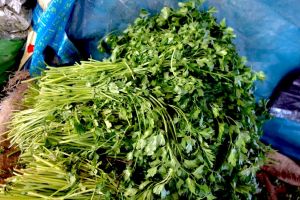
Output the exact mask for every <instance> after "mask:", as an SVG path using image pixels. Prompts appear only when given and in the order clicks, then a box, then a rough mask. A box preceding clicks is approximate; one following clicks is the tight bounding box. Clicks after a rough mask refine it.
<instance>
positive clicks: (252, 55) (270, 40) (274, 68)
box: [30, 0, 300, 159]
mask: <svg viewBox="0 0 300 200" xmlns="http://www.w3.org/2000/svg"><path fill="white" fill-rule="evenodd" d="M53 1H58V2H60V3H57V5H60V4H62V2H63V1H59V0H53ZM68 2H72V0H68ZM177 2H178V0H151V1H150V0H109V1H104V0H94V1H85V0H77V1H75V4H74V8H73V9H72V12H71V15H70V16H69V18H68V17H67V15H66V16H64V15H58V16H56V15H52V17H53V18H52V20H53V22H57V23H58V22H59V23H58V25H59V26H57V27H59V31H60V33H61V34H63V33H64V32H66V33H67V36H68V37H69V38H70V40H71V41H72V42H73V44H75V46H76V47H77V49H78V50H79V52H80V53H81V55H82V56H83V57H93V58H94V59H101V58H103V57H105V56H107V55H103V54H100V53H99V52H98V51H97V44H98V41H99V39H101V38H102V37H104V36H105V35H106V34H110V33H117V32H120V31H122V30H124V29H125V28H126V26H127V25H128V24H129V23H132V22H133V20H134V19H135V18H136V17H137V16H138V15H139V12H140V9H142V8H143V9H146V10H148V11H149V12H150V13H156V12H158V11H159V10H160V9H161V8H162V7H163V6H172V7H175V6H176V5H177ZM205 6H206V7H207V6H215V7H216V8H217V9H218V10H219V12H218V13H216V17H217V18H218V20H221V19H222V18H226V20H227V24H228V25H229V26H231V27H233V28H234V29H235V32H236V35H237V39H236V40H235V43H236V45H237V48H238V50H239V52H240V54H241V55H242V56H246V57H247V58H248V65H249V66H250V67H252V68H253V69H254V70H256V71H263V72H264V73H265V74H266V80H265V81H264V82H257V84H256V90H255V96H256V97H257V99H261V98H264V99H266V98H269V97H270V95H271V94H272V91H273V90H274V88H275V87H276V85H277V84H278V83H279V81H280V79H281V78H282V77H283V76H284V75H285V74H287V73H288V72H289V71H291V70H293V69H295V68H298V67H299V66H300V15H299V14H298V12H299V10H300V3H299V0H276V1H274V0H251V1H249V0H207V1H206V3H205ZM67 8H70V7H67ZM57 9H58V10H60V12H64V13H65V14H66V13H68V12H69V11H70V9H68V10H65V11H64V7H63V6H62V5H60V7H57ZM46 12H47V11H46ZM59 17H60V18H59ZM58 18H59V19H58ZM67 21H68V23H66V22H67ZM49 23H51V21H49ZM47 26H48V25H47V24H45V26H44V28H45V29H46V31H49V29H48V28H47ZM51 28H52V29H51V30H50V32H48V33H51V37H52V38H59V39H64V38H65V39H67V37H61V36H59V35H58V36H57V34H52V33H53V32H51V31H55V28H56V26H51ZM57 30H58V29H57ZM44 35H45V34H44ZM45 42H46V43H45ZM49 43H50V41H49V40H46V41H45V40H44V43H43V45H41V47H42V48H40V49H39V51H40V52H42V50H43V48H44V47H45V45H49ZM56 43H57V44H65V43H64V42H62V41H60V42H59V41H57V42H56ZM68 44H69V43H68ZM68 46H69V45H68ZM59 49H61V48H60V47H59V45H58V46H56V48H55V50H57V51H58V50H59ZM61 52H63V54H61V55H59V56H62V57H64V58H68V59H69V58H70V57H71V56H70V55H72V53H74V52H72V51H61ZM34 56H37V57H38V59H37V61H35V63H38V64H37V65H36V64H35V63H32V64H31V67H30V68H31V69H39V68H43V67H44V66H42V67H41V66H40V65H41V64H42V61H43V60H42V58H41V56H40V54H35V55H34ZM34 59H35V57H33V60H34ZM68 59H66V60H68ZM32 71H35V70H32ZM275 125H276V126H275ZM274 127H277V128H274ZM299 130H300V124H299V123H296V122H293V121H289V120H284V119H283V120H281V119H274V120H271V121H270V122H268V123H267V124H266V125H265V132H266V133H265V136H264V137H263V138H262V140H263V141H264V142H266V143H268V144H272V145H273V146H274V147H275V148H276V149H279V150H281V151H282V152H284V153H285V154H286V155H290V156H293V157H294V158H297V159H300V151H299V149H300V137H299V134H298V133H299ZM279 135H280V137H279ZM282 138H286V140H287V141H286V142H285V143H283V142H280V141H279V140H281V139H282ZM292 144H293V145H292Z"/></svg>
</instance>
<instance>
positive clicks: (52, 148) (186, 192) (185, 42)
mask: <svg viewBox="0 0 300 200" xmlns="http://www.w3.org/2000/svg"><path fill="white" fill-rule="evenodd" d="M198 8H199V5H198V4H195V3H193V2H187V3H180V4H179V8H178V9H175V10H173V9H171V8H167V7H166V8H164V9H163V10H162V11H161V13H160V14H158V15H155V16H150V15H148V14H146V13H144V12H143V13H142V14H141V17H139V18H137V19H136V21H135V23H134V24H133V25H131V26H129V27H128V28H127V29H126V30H125V31H124V33H123V34H121V35H119V36H114V35H110V36H108V37H107V38H106V39H105V40H104V41H101V43H100V46H99V47H100V50H101V51H109V53H111V54H112V56H111V57H110V59H108V60H107V61H104V62H99V61H94V60H90V61H83V62H81V64H77V65H75V66H72V67H60V68H52V67H49V68H48V70H46V71H45V72H44V74H43V75H42V76H41V77H39V78H38V79H37V80H35V81H34V82H33V83H32V85H31V88H30V90H29V91H28V94H27V95H26V98H25V101H24V106H25V107H26V109H24V110H23V111H20V112H16V113H15V114H14V118H13V120H12V122H11V130H10V132H9V136H10V139H11V142H12V144H15V145H18V147H19V148H20V150H21V152H22V153H21V157H20V165H21V166H22V168H21V169H19V170H16V176H14V177H12V178H10V179H8V180H7V184H6V185H4V186H3V189H2V193H1V194H0V198H1V199H10V200H13V199H29V198H30V199H159V198H161V199H252V198H253V194H254V193H255V192H256V191H257V190H258V186H257V182H256V178H255V173H256V171H257V170H258V169H259V167H260V166H261V164H262V162H263V157H264V156H263V154H264V152H265V149H266V148H265V147H264V146H263V145H262V144H261V143H260V142H259V137H260V134H261V125H262V123H263V121H264V120H265V119H266V117H267V115H266V111H265V109H264V106H263V105H262V106H259V105H258V104H257V103H256V102H255V98H254V96H253V89H254V88H253V85H254V82H255V81H256V80H257V78H259V77H260V76H258V75H260V74H257V73H255V72H253V71H252V70H251V68H249V67H247V66H245V59H244V58H241V57H240V56H239V55H238V53H237V51H236V49H235V46H234V44H233V43H232V39H233V38H234V37H235V35H234V34H233V30H232V29H231V28H228V27H226V23H225V21H224V20H223V21H221V22H220V23H217V22H216V20H215V18H214V17H213V13H214V9H213V8H212V9H210V10H208V11H201V12H200V11H199V10H198ZM105 43H107V44H105ZM107 46H110V47H111V49H106V48H104V47H107Z"/></svg>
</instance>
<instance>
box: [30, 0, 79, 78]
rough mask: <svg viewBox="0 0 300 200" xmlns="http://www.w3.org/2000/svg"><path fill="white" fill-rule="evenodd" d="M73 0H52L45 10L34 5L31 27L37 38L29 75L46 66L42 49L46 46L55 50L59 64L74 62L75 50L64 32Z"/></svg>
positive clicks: (36, 73)
mask: <svg viewBox="0 0 300 200" xmlns="http://www.w3.org/2000/svg"><path fill="white" fill-rule="evenodd" d="M74 2H75V0H64V1H61V0H52V1H51V2H50V3H49V6H48V7H47V9H46V10H45V11H44V10H43V9H42V8H41V7H40V6H39V5H37V6H36V7H35V9H34V11H33V29H34V31H36V33H37V38H36V41H35V47H34V52H33V55H32V60H31V65H30V68H29V72H30V74H31V75H33V76H34V75H39V74H40V73H41V71H42V69H44V68H45V67H46V65H45V58H44V50H45V49H46V48H47V47H51V48H52V49H53V50H54V51H55V53H56V54H57V55H58V58H59V62H60V64H68V63H74V61H75V59H76V57H77V50H76V48H75V47H74V45H73V44H72V43H71V42H70V41H69V39H68V36H67V34H66V33H65V29H66V25H67V22H68V20H69V17H70V13H71V11H72V9H73V5H74ZM78 17H80V16H78ZM82 28H84V27H82Z"/></svg>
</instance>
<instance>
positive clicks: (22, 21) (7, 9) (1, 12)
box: [0, 0, 31, 39]
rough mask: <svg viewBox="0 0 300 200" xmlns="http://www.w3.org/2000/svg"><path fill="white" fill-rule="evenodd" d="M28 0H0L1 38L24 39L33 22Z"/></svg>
mask: <svg viewBox="0 0 300 200" xmlns="http://www.w3.org/2000/svg"><path fill="white" fill-rule="evenodd" d="M25 2H26V0H0V38H1V39H24V38H26V36H27V29H28V28H29V26H30V22H31V10H30V9H29V8H27V7H26V6H24V3H25Z"/></svg>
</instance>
